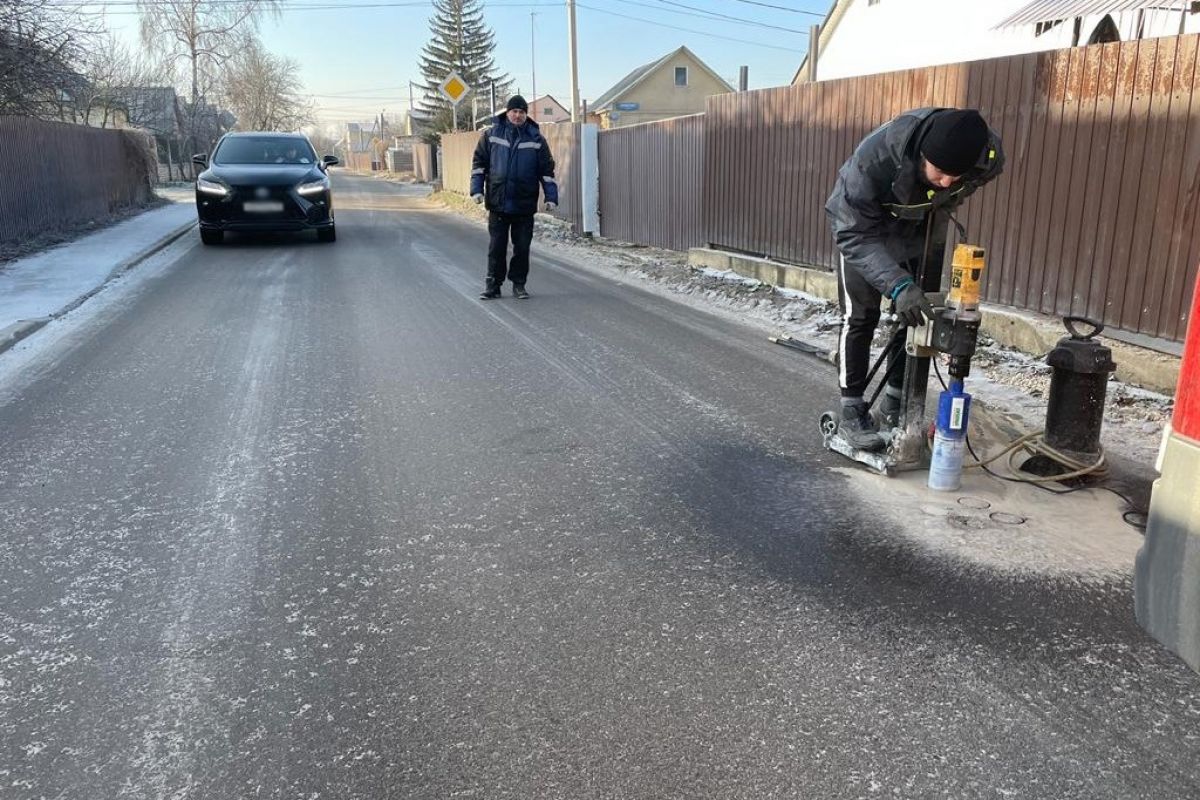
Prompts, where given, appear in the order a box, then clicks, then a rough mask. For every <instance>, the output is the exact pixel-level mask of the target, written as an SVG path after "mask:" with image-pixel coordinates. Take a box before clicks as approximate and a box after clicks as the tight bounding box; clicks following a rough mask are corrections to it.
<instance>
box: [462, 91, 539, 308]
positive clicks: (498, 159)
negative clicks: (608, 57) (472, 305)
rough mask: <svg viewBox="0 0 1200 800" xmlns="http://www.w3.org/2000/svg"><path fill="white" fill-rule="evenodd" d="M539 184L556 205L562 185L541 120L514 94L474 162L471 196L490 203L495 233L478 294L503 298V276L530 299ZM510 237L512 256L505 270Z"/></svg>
mask: <svg viewBox="0 0 1200 800" xmlns="http://www.w3.org/2000/svg"><path fill="white" fill-rule="evenodd" d="M539 186H540V188H541V191H542V192H543V193H544V194H545V195H546V210H547V211H553V210H554V209H555V208H556V207H557V206H558V184H557V183H555V181H554V157H553V156H552V155H551V154H550V145H548V144H547V143H546V140H545V139H544V138H542V134H541V131H540V130H539V129H538V124H537V123H536V122H534V121H533V120H531V119H529V105H528V104H527V103H526V102H525V98H524V97H521V95H519V94H518V95H514V96H513V97H512V98H511V99H510V100H509V101H508V105H507V107H506V109H505V111H504V113H503V114H497V115H496V120H495V124H493V125H492V127H491V128H489V129H488V130H486V131H484V132H483V135H482V136H480V137H479V144H478V145H477V146H476V147H475V157H474V159H473V161H472V170H471V197H472V198H474V200H475V202H476V203H486V205H487V210H488V233H489V234H490V235H491V243H490V244H489V245H488V267H487V283H486V285H485V287H484V290H483V294H481V295H479V296H480V298H482V299H484V300H490V299H492V298H494V297H499V296H500V287H501V286H503V285H504V279H505V277H507V278H508V279H509V280H511V281H512V285H513V289H512V290H513V296H514V297H516V298H518V299H521V300H524V299H525V298H527V297H529V293H528V292H526V291H525V279H526V278H527V277H528V275H529V245H530V243H531V242H532V241H533V215H534V214H536V213H537V210H538V189H539ZM485 192H486V194H485ZM510 236H511V238H512V247H513V255H512V261H511V262H510V263H509V264H508V265H507V268H506V266H505V263H504V262H505V260H506V258H507V257H508V240H509V238H510Z"/></svg>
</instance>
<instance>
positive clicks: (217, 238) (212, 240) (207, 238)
mask: <svg viewBox="0 0 1200 800" xmlns="http://www.w3.org/2000/svg"><path fill="white" fill-rule="evenodd" d="M200 241H202V242H204V243H205V244H220V243H221V242H223V241H225V231H209V230H205V229H204V228H201V229H200Z"/></svg>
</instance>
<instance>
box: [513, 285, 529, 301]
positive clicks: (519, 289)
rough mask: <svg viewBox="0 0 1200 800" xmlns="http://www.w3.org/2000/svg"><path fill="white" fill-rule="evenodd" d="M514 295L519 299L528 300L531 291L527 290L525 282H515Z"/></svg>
mask: <svg viewBox="0 0 1200 800" xmlns="http://www.w3.org/2000/svg"><path fill="white" fill-rule="evenodd" d="M513 297H515V298H517V299H518V300H528V299H529V292H527V291H525V284H523V283H514V284H513Z"/></svg>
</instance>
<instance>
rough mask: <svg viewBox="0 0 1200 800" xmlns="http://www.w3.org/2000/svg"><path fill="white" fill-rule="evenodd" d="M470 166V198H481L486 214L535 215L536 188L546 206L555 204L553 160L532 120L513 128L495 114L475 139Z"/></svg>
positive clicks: (547, 146) (502, 117) (555, 186)
mask: <svg viewBox="0 0 1200 800" xmlns="http://www.w3.org/2000/svg"><path fill="white" fill-rule="evenodd" d="M471 166H472V169H471V194H472V195H476V194H483V195H484V201H485V203H486V205H487V208H488V210H489V211H497V212H500V213H504V214H518V215H522V216H524V215H530V214H535V213H537V210H538V185H539V184H540V185H541V188H542V191H543V192H544V193H545V195H546V202H547V203H557V202H558V184H557V183H555V181H554V157H553V156H551V155H550V145H548V144H546V140H545V139H544V138H542V133H541V130H540V129H539V128H538V124H537V123H536V122H534V121H533V120H528V121H527V122H526V123H525V124H524V125H522V126H521V127H517V126H516V125H513V124H511V123H510V122H509V121H508V117H507V116H506V115H505V114H497V115H496V120H495V124H494V125H492V127H491V128H489V129H488V130H486V131H484V132H483V135H482V136H480V137H479V144H478V145H476V147H475V156H474V158H473V159H472V164H471ZM485 187H486V190H485Z"/></svg>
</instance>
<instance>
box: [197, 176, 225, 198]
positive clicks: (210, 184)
mask: <svg viewBox="0 0 1200 800" xmlns="http://www.w3.org/2000/svg"><path fill="white" fill-rule="evenodd" d="M196 191H198V192H204V193H205V194H215V195H219V196H221V197H224V196H225V195H227V194H229V187H227V186H224V185H223V184H220V183H217V182H216V181H210V180H205V179H204V178H197V179H196Z"/></svg>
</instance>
